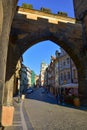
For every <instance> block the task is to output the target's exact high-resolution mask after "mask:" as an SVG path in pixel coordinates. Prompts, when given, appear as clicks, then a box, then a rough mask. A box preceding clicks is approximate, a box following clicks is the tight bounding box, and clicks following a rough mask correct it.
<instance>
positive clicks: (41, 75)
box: [40, 62, 48, 86]
mask: <svg viewBox="0 0 87 130" xmlns="http://www.w3.org/2000/svg"><path fill="white" fill-rule="evenodd" d="M47 67H48V65H47V64H46V63H44V62H42V63H41V68H40V85H41V86H43V85H44V78H45V76H44V75H45V70H46V68H47Z"/></svg>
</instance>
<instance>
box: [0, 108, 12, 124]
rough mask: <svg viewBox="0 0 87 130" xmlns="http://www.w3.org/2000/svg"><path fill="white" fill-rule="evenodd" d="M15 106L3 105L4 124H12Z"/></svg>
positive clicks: (2, 121)
mask: <svg viewBox="0 0 87 130" xmlns="http://www.w3.org/2000/svg"><path fill="white" fill-rule="evenodd" d="M13 113H14V107H13V106H3V107H2V120H1V123H2V126H11V125H12V122H13Z"/></svg>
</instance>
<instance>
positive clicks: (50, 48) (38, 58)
mask: <svg viewBox="0 0 87 130" xmlns="http://www.w3.org/2000/svg"><path fill="white" fill-rule="evenodd" d="M22 3H28V4H32V5H33V8H34V9H37V10H39V9H40V8H41V7H46V8H49V9H51V11H52V12H53V13H57V12H58V11H63V12H66V13H67V14H68V16H69V17H74V10H73V0H19V2H18V5H19V6H21V5H22ZM56 50H59V46H58V45H56V44H55V43H53V42H51V41H43V42H40V43H37V44H36V45H34V46H33V47H31V48H29V49H28V50H27V51H26V52H25V53H24V55H23V63H24V64H25V65H26V66H27V67H29V68H30V69H31V70H34V72H35V73H36V74H39V73H40V64H41V62H42V61H44V62H45V63H47V64H49V63H50V57H51V55H55V51H56Z"/></svg>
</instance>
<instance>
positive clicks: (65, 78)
mask: <svg viewBox="0 0 87 130" xmlns="http://www.w3.org/2000/svg"><path fill="white" fill-rule="evenodd" d="M64 80H66V73H65V72H64Z"/></svg>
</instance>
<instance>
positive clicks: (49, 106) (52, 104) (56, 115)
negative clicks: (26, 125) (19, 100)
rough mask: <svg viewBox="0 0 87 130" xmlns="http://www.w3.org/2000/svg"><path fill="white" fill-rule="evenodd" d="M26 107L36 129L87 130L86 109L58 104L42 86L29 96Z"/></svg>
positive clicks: (33, 127) (25, 103) (25, 102)
mask: <svg viewBox="0 0 87 130" xmlns="http://www.w3.org/2000/svg"><path fill="white" fill-rule="evenodd" d="M24 109H25V110H26V113H27V116H28V118H29V121H30V123H31V125H32V129H34V130H87V111H86V110H78V109H75V108H69V107H67V106H66V105H65V106H61V105H57V104H56V99H55V98H54V97H53V96H52V95H51V94H49V93H48V94H47V93H42V88H40V89H38V90H36V91H35V92H33V93H32V94H30V95H28V96H27V98H26V99H25V101H24Z"/></svg>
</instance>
